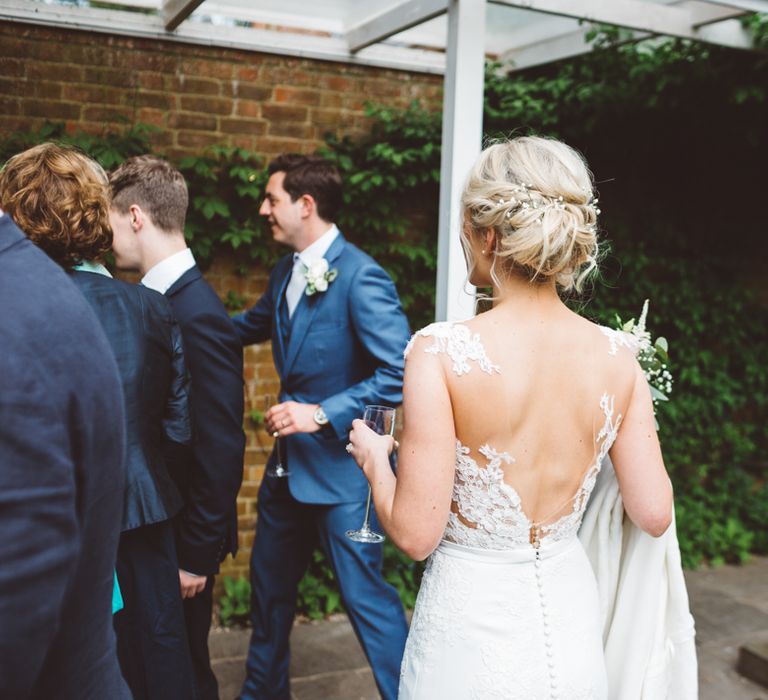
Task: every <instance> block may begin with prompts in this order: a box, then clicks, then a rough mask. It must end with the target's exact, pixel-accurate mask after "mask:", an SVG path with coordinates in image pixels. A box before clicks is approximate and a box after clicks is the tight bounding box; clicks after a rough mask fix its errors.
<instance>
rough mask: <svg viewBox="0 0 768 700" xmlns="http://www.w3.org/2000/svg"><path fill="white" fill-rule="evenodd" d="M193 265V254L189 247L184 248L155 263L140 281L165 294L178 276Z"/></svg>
mask: <svg viewBox="0 0 768 700" xmlns="http://www.w3.org/2000/svg"><path fill="white" fill-rule="evenodd" d="M194 266H195V256H194V255H192V251H191V250H190V249H189V248H184V250H180V251H179V252H178V253H174V254H173V255H171V256H169V257H167V258H166V259H165V260H161V261H160V262H159V263H157V265H155V266H154V267H153V268H151V269H150V270H149V271H148V272H147V274H146V275H144V277H142V278H141V283H142V284H143V285H144V286H145V287H149V288H150V289H154V290H155V291H156V292H160V294H165V293H166V292H167V291H168V290H169V289H170V287H171V285H172V284H173V283H174V282H175V281H176V280H177V279H179V277H181V276H182V275H183V274H184V273H185V272H186V271H187V270H189V269H191V268H193V267H194Z"/></svg>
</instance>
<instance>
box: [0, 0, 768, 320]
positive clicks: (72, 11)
mask: <svg viewBox="0 0 768 700" xmlns="http://www.w3.org/2000/svg"><path fill="white" fill-rule="evenodd" d="M755 12H768V0H716V1H710V0H706V1H705V0H313V1H312V2H308V1H307V0H107V1H106V2H105V1H100V0H0V20H6V21H17V22H26V23H34V24H43V25H55V26H64V27H70V28H74V29H81V30H84V31H96V32H105V33H109V34H118V35H127V36H138V37H145V38H156V39H163V40H166V41H168V40H170V41H178V42H184V43H193V44H204V45H210V46H218V47H230V48H238V49H245V50H252V51H259V52H266V53H273V54H280V55H288V56H295V57H303V58H311V59H318V60H328V61H340V62H344V63H350V64H358V65H371V66H381V67H387V68H394V69H399V70H408V71H415V72H424V73H438V74H444V76H445V77H444V80H445V90H444V103H443V141H442V154H443V155H442V171H441V184H440V221H439V233H438V263H437V268H438V269H437V309H436V316H437V318H438V320H444V319H449V320H459V319H464V318H467V317H469V316H471V315H472V314H473V312H474V298H473V296H472V294H471V292H472V290H470V289H465V285H464V282H465V277H466V269H465V266H464V259H463V254H462V250H461V245H460V242H459V231H460V228H461V212H460V211H459V196H460V191H461V187H462V185H463V182H464V178H465V176H466V173H467V172H468V171H469V168H470V167H471V165H472V163H473V162H474V159H475V158H476V156H477V154H478V153H479V151H480V148H481V141H482V107H483V80H484V62H485V58H486V57H487V56H490V57H492V58H494V59H496V60H499V61H501V62H502V63H505V64H508V65H509V66H510V68H512V69H517V70H519V69H523V68H528V67H530V66H535V65H540V64H543V63H548V62H551V61H555V60H560V59H563V58H567V57H570V56H576V55H578V54H581V53H585V52H587V51H589V50H590V46H589V45H588V43H587V42H586V40H585V34H586V32H587V31H588V30H589V29H590V28H592V26H594V25H613V26H616V27H621V28H623V29H627V30H630V32H632V34H633V36H635V37H637V38H644V37H648V36H653V35H663V36H672V37H680V38H684V39H690V40H694V41H702V42H707V43H711V44H717V45H721V46H728V47H733V48H738V49H751V48H753V46H752V41H751V38H750V36H749V33H748V32H747V31H746V30H745V29H744V28H743V26H742V23H741V21H740V20H741V19H742V18H743V17H744V16H745V15H747V14H750V13H755ZM466 292H470V293H469V294H467V293H466Z"/></svg>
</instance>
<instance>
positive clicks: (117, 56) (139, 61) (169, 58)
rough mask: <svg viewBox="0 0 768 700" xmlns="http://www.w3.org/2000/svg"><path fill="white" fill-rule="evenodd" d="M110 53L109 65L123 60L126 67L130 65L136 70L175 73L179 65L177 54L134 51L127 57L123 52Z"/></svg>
mask: <svg viewBox="0 0 768 700" xmlns="http://www.w3.org/2000/svg"><path fill="white" fill-rule="evenodd" d="M110 55H111V60H110V62H109V65H112V66H115V64H118V63H121V62H122V63H124V65H126V67H128V66H130V67H131V68H133V69H134V70H139V71H152V72H154V73H173V72H175V71H176V68H177V67H178V65H179V60H178V58H177V57H176V56H174V55H171V54H166V53H159V52H153V51H132V52H130V54H128V56H126V57H125V58H124V57H123V55H122V53H121V52H116V51H112V52H110Z"/></svg>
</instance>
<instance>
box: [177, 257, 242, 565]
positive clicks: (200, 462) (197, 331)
mask: <svg viewBox="0 0 768 700" xmlns="http://www.w3.org/2000/svg"><path fill="white" fill-rule="evenodd" d="M165 295H166V297H168V300H169V301H170V303H171V308H172V309H173V314H174V316H176V319H177V321H178V322H179V326H180V328H181V335H182V338H183V339H184V352H185V356H186V361H187V366H188V368H189V373H190V375H191V377H192V392H191V398H192V434H193V440H192V448H191V450H176V451H175V453H174V455H173V476H174V478H175V479H176V482H177V484H178V485H179V488H180V491H181V494H182V497H183V499H184V509H183V510H182V512H181V515H180V518H179V522H178V529H177V532H178V535H177V551H178V557H179V567H180V568H182V569H184V570H185V571H189V572H191V573H193V574H201V575H209V574H215V573H217V572H218V570H219V563H220V562H221V560H222V559H223V558H224V557H225V556H226V555H227V554H228V553H230V552H231V553H232V554H235V553H236V552H237V493H238V491H239V490H240V483H241V482H242V480H243V455H244V452H245V434H244V433H243V348H242V346H241V345H240V341H239V340H238V337H237V333H236V332H235V328H234V326H233V325H232V321H231V320H230V318H229V316H228V314H227V311H226V309H225V308H224V305H223V304H222V303H221V300H220V299H219V297H218V296H216V293H215V292H214V291H213V289H211V286H210V285H209V284H208V283H207V282H206V281H205V280H204V279H203V277H202V275H201V274H200V271H199V270H198V269H197V267H193V268H192V269H191V270H187V272H185V273H184V274H183V275H182V276H181V277H180V278H179V279H178V280H176V282H174V283H173V285H171V287H170V289H168V291H167V292H166V293H165Z"/></svg>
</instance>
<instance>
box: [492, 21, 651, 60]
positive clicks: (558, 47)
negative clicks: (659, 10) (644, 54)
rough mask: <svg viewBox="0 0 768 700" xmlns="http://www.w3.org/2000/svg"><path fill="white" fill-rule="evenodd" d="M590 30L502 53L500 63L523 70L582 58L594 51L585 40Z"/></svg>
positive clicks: (581, 29)
mask: <svg viewBox="0 0 768 700" xmlns="http://www.w3.org/2000/svg"><path fill="white" fill-rule="evenodd" d="M589 29H590V27H589V26H583V27H580V28H579V29H577V30H575V31H570V32H566V33H564V34H561V35H560V36H552V37H549V38H548V39H541V40H539V41H537V42H534V43H531V44H526V45H524V46H515V47H513V48H510V49H508V50H507V51H505V52H504V53H502V54H501V55H500V56H499V61H500V62H501V63H503V64H505V65H506V64H507V63H511V64H512V69H513V70H523V69H525V68H532V67H533V66H541V65H544V64H546V63H552V62H554V61H560V60H562V59H564V58H571V57H573V56H580V55H581V54H584V53H588V52H589V51H591V50H592V46H591V44H588V43H587V41H586V39H585V34H586V33H587V32H588V31H589ZM644 36H647V35H644Z"/></svg>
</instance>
